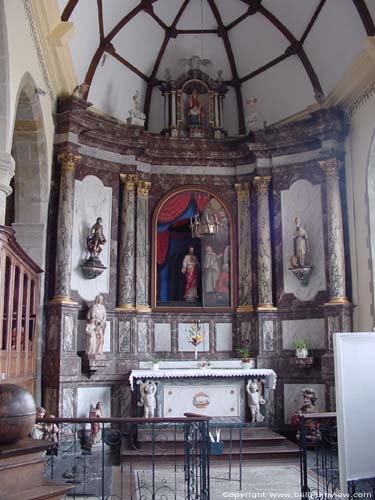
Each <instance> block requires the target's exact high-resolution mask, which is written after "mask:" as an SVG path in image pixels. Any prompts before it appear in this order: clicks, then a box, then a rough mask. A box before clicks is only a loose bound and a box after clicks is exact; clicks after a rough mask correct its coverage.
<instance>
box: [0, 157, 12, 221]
mask: <svg viewBox="0 0 375 500" xmlns="http://www.w3.org/2000/svg"><path fill="white" fill-rule="evenodd" d="M14 172H15V168H14V159H13V158H12V156H11V155H10V154H9V153H6V152H3V151H1V152H0V224H1V225H3V224H5V211H6V199H7V196H9V195H10V194H11V193H12V191H13V190H12V188H11V187H10V181H11V180H12V177H13V176H14Z"/></svg>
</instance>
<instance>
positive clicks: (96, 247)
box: [87, 217, 107, 259]
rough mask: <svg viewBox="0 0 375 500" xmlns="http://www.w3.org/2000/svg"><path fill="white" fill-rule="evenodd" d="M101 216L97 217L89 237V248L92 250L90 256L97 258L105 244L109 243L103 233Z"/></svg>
mask: <svg viewBox="0 0 375 500" xmlns="http://www.w3.org/2000/svg"><path fill="white" fill-rule="evenodd" d="M102 222H103V221H102V219H101V217H98V218H97V219H96V222H95V224H94V225H93V226H92V228H91V230H90V234H89V235H88V237H87V249H88V251H89V252H90V258H93V259H97V258H98V255H99V254H100V252H101V251H102V250H103V245H104V244H105V243H107V240H106V238H105V236H104V233H103V225H102Z"/></svg>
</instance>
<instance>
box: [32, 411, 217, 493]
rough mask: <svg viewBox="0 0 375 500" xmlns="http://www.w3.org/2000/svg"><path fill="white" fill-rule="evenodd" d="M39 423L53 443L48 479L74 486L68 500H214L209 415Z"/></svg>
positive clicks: (67, 420) (46, 470)
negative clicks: (211, 476)
mask: <svg viewBox="0 0 375 500" xmlns="http://www.w3.org/2000/svg"><path fill="white" fill-rule="evenodd" d="M37 424H38V425H39V429H40V430H41V431H42V432H43V429H44V430H45V435H44V437H45V438H47V439H54V441H55V446H54V447H53V448H52V449H51V450H50V451H49V452H48V454H47V456H46V468H45V477H46V479H51V480H55V481H58V482H64V483H68V484H71V485H72V490H71V492H70V493H69V496H67V497H66V498H67V499H71V498H73V499H78V498H79V499H80V500H96V499H98V500H159V499H160V500H161V499H163V500H172V499H174V500H176V499H180V498H182V499H184V500H185V499H186V500H198V499H199V500H209V499H210V487H209V485H210V481H209V479H210V477H209V439H208V433H209V418H207V417H198V416H196V417H186V418H169V419H164V418H148V419H144V418H98V419H92V418H79V419H78V418H77V419H74V418H69V419H68V418H66V419H65V418H55V419H41V420H37ZM53 426H54V427H53ZM40 437H42V436H40Z"/></svg>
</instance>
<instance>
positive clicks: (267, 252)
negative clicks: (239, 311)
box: [254, 176, 274, 310]
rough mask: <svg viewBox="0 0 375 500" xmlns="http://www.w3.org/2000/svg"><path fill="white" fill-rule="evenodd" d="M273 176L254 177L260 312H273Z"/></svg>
mask: <svg viewBox="0 0 375 500" xmlns="http://www.w3.org/2000/svg"><path fill="white" fill-rule="evenodd" d="M270 182H271V176H256V177H254V186H255V192H256V196H257V219H258V224H257V242H258V306H257V309H258V310H269V309H270V310H273V309H274V306H273V301H272V253H271V230H270V210H269V204H268V189H269V185H270Z"/></svg>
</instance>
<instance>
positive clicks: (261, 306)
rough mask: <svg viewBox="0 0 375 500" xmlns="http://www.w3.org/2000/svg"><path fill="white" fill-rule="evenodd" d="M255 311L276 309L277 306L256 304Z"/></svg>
mask: <svg viewBox="0 0 375 500" xmlns="http://www.w3.org/2000/svg"><path fill="white" fill-rule="evenodd" d="M257 311H277V307H275V306H274V305H273V304H258V305H257Z"/></svg>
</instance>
